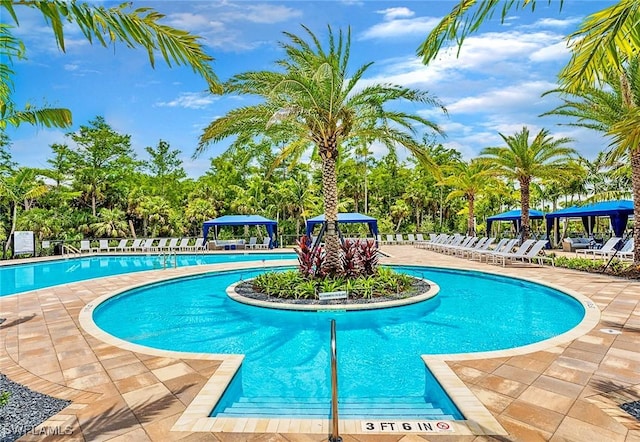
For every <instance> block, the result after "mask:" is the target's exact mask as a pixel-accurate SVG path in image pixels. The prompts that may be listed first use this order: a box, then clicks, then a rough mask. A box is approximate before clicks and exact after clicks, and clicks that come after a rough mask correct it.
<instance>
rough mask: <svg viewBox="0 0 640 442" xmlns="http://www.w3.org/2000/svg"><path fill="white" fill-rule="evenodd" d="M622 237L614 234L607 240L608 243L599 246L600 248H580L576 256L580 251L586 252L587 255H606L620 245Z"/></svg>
mask: <svg viewBox="0 0 640 442" xmlns="http://www.w3.org/2000/svg"><path fill="white" fill-rule="evenodd" d="M621 239H622V238H620V237H619V236H614V237H612V238H609V241H607V242H606V243H604V245H603V246H602V247H601V248H599V249H579V250H576V256H578V253H584V254H585V255H592V256H594V257H595V256H596V255H601V256H606V255H608V254H609V253H612V252H613V251H614V250H615V248H616V246H617V245H618V243H619V242H620V240H621Z"/></svg>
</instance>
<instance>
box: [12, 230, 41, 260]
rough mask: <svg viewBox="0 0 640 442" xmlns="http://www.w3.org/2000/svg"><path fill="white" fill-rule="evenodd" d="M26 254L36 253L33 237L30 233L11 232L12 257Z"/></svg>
mask: <svg viewBox="0 0 640 442" xmlns="http://www.w3.org/2000/svg"><path fill="white" fill-rule="evenodd" d="M27 253H30V254H32V255H35V253H36V242H35V235H34V234H33V232H32V231H17V232H13V256H15V255H24V254H27Z"/></svg>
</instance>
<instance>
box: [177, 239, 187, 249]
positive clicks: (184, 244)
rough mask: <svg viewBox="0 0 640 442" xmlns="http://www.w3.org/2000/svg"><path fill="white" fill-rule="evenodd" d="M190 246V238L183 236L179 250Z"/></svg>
mask: <svg viewBox="0 0 640 442" xmlns="http://www.w3.org/2000/svg"><path fill="white" fill-rule="evenodd" d="M187 247H189V238H182V239H181V240H180V243H179V244H178V250H187Z"/></svg>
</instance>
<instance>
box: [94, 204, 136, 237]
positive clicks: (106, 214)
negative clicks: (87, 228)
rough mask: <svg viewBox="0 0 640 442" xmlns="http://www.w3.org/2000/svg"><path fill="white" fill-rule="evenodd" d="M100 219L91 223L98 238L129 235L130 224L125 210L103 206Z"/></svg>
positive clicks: (99, 215)
mask: <svg viewBox="0 0 640 442" xmlns="http://www.w3.org/2000/svg"><path fill="white" fill-rule="evenodd" d="M98 219H99V221H97V222H95V223H93V224H91V228H92V229H93V232H94V234H95V235H96V236H97V237H98V238H117V237H119V236H126V235H127V233H128V230H129V224H128V223H127V220H126V215H125V213H124V210H120V209H113V210H112V209H107V208H102V209H100V213H99V214H98Z"/></svg>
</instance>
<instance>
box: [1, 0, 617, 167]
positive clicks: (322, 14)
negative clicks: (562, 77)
mask: <svg viewBox="0 0 640 442" xmlns="http://www.w3.org/2000/svg"><path fill="white" fill-rule="evenodd" d="M456 3H457V2H454V1H439V0H429V1H426V0H423V1H407V0H404V1H392V2H390V1H373V0H363V1H357V0H342V1H338V0H335V1H330V0H328V1H326V0H323V1H321V0H316V1H264V2H255V1H227V0H223V1H205V0H196V1H194V0H191V1H188V0H186V1H185V0H182V1H177V0H176V1H144V2H140V1H134V2H133V5H134V7H135V8H137V7H151V8H154V9H155V10H156V11H158V12H160V13H162V14H164V15H165V18H164V19H163V21H162V23H164V24H167V25H170V26H173V27H176V28H181V29H185V30H188V31H190V32H191V33H194V34H196V35H199V36H200V37H201V38H202V40H201V42H202V43H203V45H204V47H205V51H206V52H207V53H208V54H209V55H211V56H212V57H214V58H215V61H214V62H213V64H212V65H213V69H214V71H215V73H216V75H217V76H218V77H219V78H220V79H221V80H222V81H225V80H227V79H229V78H230V77H232V76H233V75H235V74H238V73H242V72H246V71H252V70H269V69H275V65H274V62H275V61H276V60H277V59H279V58H280V57H281V56H282V51H281V50H280V47H279V46H278V42H281V41H287V38H286V36H285V35H284V34H283V32H290V33H294V34H297V35H300V36H302V35H304V30H303V29H302V27H301V25H305V26H307V27H309V28H310V29H311V30H312V31H313V32H314V33H315V34H316V35H317V36H318V37H319V38H320V39H322V40H323V41H324V40H325V37H326V35H327V32H326V29H327V25H330V26H331V27H332V28H333V29H334V30H338V29H343V30H346V29H347V28H350V29H351V64H350V66H351V69H350V72H354V71H355V70H356V69H357V68H358V67H360V66H361V65H363V64H365V63H368V62H373V63H374V64H373V65H372V66H371V67H370V68H369V69H368V70H367V73H366V74H365V76H364V78H363V82H364V83H365V84H368V83H392V84H398V85H402V86H408V87H412V88H418V89H421V90H426V91H428V92H429V93H430V94H432V95H434V96H435V97H437V98H438V99H439V100H440V101H441V102H442V103H443V104H444V105H445V107H446V108H447V111H448V114H447V115H444V114H443V113H442V112H441V111H440V110H438V109H436V108H433V107H432V106H428V105H423V104H420V105H417V104H408V105H403V106H402V109H403V110H405V111H409V112H415V113H417V114H419V115H421V116H423V117H426V118H428V119H430V120H431V121H434V122H436V123H437V124H438V125H440V127H441V128H442V129H443V130H444V132H445V134H446V136H445V137H438V138H436V142H439V143H442V144H443V145H444V146H445V147H447V148H454V149H456V150H458V151H460V152H461V153H462V155H463V158H465V159H471V158H473V157H476V156H478V155H479V153H480V151H481V150H482V149H483V148H484V147H487V146H500V145H504V143H503V141H502V138H501V137H500V135H499V134H500V133H502V134H504V135H512V134H514V133H515V132H516V131H519V130H521V129H522V127H523V126H527V127H528V128H529V130H530V132H531V133H537V132H538V131H539V130H540V129H542V128H546V129H549V130H550V131H551V134H552V135H553V136H555V137H570V138H572V139H573V140H574V141H573V143H572V147H574V148H575V149H576V150H577V151H578V152H579V153H580V154H581V155H582V156H584V157H587V158H589V159H592V158H594V157H595V156H596V154H597V153H598V152H599V151H601V150H604V149H606V147H607V144H608V143H607V140H606V139H604V138H602V137H601V136H600V135H599V134H598V133H597V132H594V131H591V130H588V129H583V128H575V127H571V126H567V125H560V124H559V123H563V122H564V123H567V122H569V120H567V119H559V118H556V117H539V115H540V114H542V113H543V112H546V111H549V110H551V109H553V108H554V107H556V106H557V105H558V104H559V103H560V102H559V99H558V97H557V96H554V95H547V96H545V97H542V96H541V95H542V94H543V93H544V92H546V91H549V90H551V89H554V88H555V87H556V86H557V83H556V79H557V74H558V72H559V71H560V69H561V68H562V66H564V64H566V62H567V60H568V59H569V51H568V49H567V44H566V39H565V37H566V35H568V34H570V33H571V32H572V31H573V30H575V29H576V28H577V26H578V25H579V24H580V23H581V21H582V20H583V19H584V18H585V17H586V16H587V15H588V14H590V13H593V12H595V11H598V10H601V9H603V8H605V7H606V6H608V5H610V4H612V3H613V2H611V1H608V2H603V1H590V0H565V2H564V5H563V7H562V10H560V8H559V2H558V1H556V0H554V1H552V4H551V5H548V4H547V1H539V2H538V5H537V7H536V10H535V12H534V13H532V12H531V11H530V10H526V11H517V12H515V13H512V14H511V15H510V16H509V17H508V19H507V20H506V21H505V22H504V23H501V22H500V19H499V15H500V14H499V13H497V17H495V18H494V19H493V20H491V21H490V22H487V23H485V25H484V26H483V27H482V28H481V29H480V31H479V32H477V33H475V34H473V35H472V36H471V37H469V38H468V39H467V40H466V41H465V43H464V45H463V46H462V49H461V51H460V52H459V53H458V52H457V48H455V47H454V48H452V49H448V50H446V51H443V52H441V54H440V55H439V56H438V58H437V59H436V60H434V61H433V62H431V63H429V65H424V64H423V63H422V61H421V60H420V59H419V58H418V57H417V56H416V50H417V48H418V46H419V45H420V43H422V42H423V41H424V39H425V38H426V36H427V35H428V33H429V32H430V31H431V29H433V27H434V26H435V25H436V24H437V23H438V22H439V21H440V19H441V18H442V17H443V16H444V15H445V14H446V13H447V12H449V11H450V9H451V8H452V7H453V6H455V4H456ZM105 4H106V5H111V4H110V3H105ZM16 12H17V14H18V18H19V26H18V27H16V28H15V29H13V33H14V35H15V36H17V37H19V38H20V39H22V40H23V41H24V43H25V45H26V49H27V52H26V59H24V60H19V61H17V62H15V63H14V65H13V69H14V71H15V77H14V83H15V92H14V95H13V98H14V102H15V103H16V104H17V105H18V106H24V105H25V104H26V103H31V104H33V105H40V106H41V105H44V104H47V105H50V106H55V107H65V108H69V109H70V110H71V111H72V113H73V126H72V127H71V128H69V129H47V128H36V127H31V126H28V125H21V126H20V127H18V128H12V127H9V128H8V129H7V135H9V137H10V139H11V143H12V146H11V149H10V152H11V154H12V159H13V161H15V162H17V163H18V164H19V165H21V166H31V167H47V166H48V164H47V159H49V158H51V157H52V151H51V148H50V146H51V145H52V144H54V143H61V144H62V143H64V144H68V145H70V146H73V142H72V141H71V139H70V138H69V137H67V136H65V134H67V133H69V132H74V131H77V130H78V128H79V127H80V126H81V125H84V126H86V125H88V124H89V121H91V120H93V119H95V118H96V117H97V116H102V117H104V118H105V120H106V122H107V123H108V124H109V125H110V126H111V127H112V128H113V129H114V130H116V131H117V132H119V133H121V134H126V135H131V142H132V147H133V149H134V151H135V152H136V155H137V158H138V159H141V160H146V159H148V155H147V153H146V151H145V147H147V146H151V147H156V146H157V145H158V142H159V141H160V140H164V141H167V142H169V144H170V146H171V148H172V149H179V150H180V151H181V152H182V155H181V158H182V160H183V167H184V168H185V170H186V171H187V174H188V175H189V176H191V177H194V178H196V177H198V176H200V175H202V174H204V173H205V172H206V171H207V170H208V169H209V166H210V159H211V158H212V157H215V156H217V155H219V154H221V153H222V152H224V150H225V149H226V148H227V147H228V145H229V141H223V142H220V143H217V144H215V145H211V146H210V147H209V149H208V150H207V151H206V152H205V153H203V154H202V155H200V156H199V157H198V158H195V159H194V158H192V156H193V154H194V152H195V149H196V147H197V145H198V139H199V136H200V135H201V133H202V130H203V128H204V127H206V126H207V125H208V124H209V123H210V122H212V121H214V120H215V119H216V118H218V117H220V116H223V115H224V114H225V113H226V112H228V111H229V110H231V109H234V108H236V107H238V106H241V105H243V103H246V102H247V101H246V100H247V99H248V98H247V97H238V96H231V95H222V96H219V95H211V94H209V93H207V91H206V84H205V82H204V80H203V79H202V78H201V77H199V76H197V75H196V74H194V73H193V72H192V70H191V69H190V68H189V67H185V66H173V67H171V68H170V67H167V65H166V64H165V63H164V61H162V60H160V59H159V58H158V60H157V62H156V66H155V68H152V67H151V65H150V63H149V60H148V58H147V54H146V51H145V50H143V49H135V50H132V49H128V48H126V47H124V46H123V45H121V44H116V45H115V46H110V47H108V48H103V47H101V46H100V45H98V44H94V45H91V44H90V43H89V42H88V41H87V40H86V39H84V37H83V36H82V35H81V34H80V33H79V31H78V30H77V29H76V28H74V27H73V26H72V25H69V26H66V27H65V37H66V38H65V41H66V52H64V53H63V52H62V51H60V50H59V49H58V48H57V46H56V44H55V40H54V38H53V33H52V31H51V29H50V28H49V27H48V26H47V25H46V23H45V22H44V21H43V19H42V18H41V16H40V15H38V14H36V13H35V12H34V11H32V10H30V9H28V8H25V7H16ZM0 20H2V21H5V22H6V17H2V18H0ZM420 138H421V137H420ZM372 149H373V151H374V155H375V156H376V157H381V156H382V155H384V154H385V153H386V151H385V150H384V149H383V148H382V147H379V146H373V148H372ZM399 153H400V155H401V156H402V155H406V153H404V152H402V151H400V152H399Z"/></svg>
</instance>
